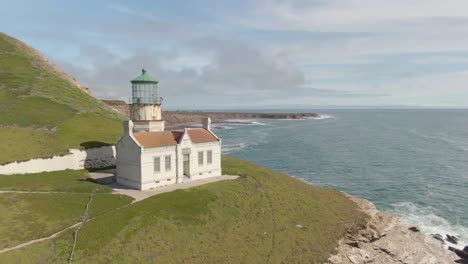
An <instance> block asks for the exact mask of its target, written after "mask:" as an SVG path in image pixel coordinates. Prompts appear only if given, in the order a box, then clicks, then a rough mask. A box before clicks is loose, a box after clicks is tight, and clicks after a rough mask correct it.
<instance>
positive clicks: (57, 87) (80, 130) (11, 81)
mask: <svg viewBox="0 0 468 264" xmlns="http://www.w3.org/2000/svg"><path fill="white" fill-rule="evenodd" d="M121 133H122V128H121V122H120V118H119V116H118V115H117V114H116V113H115V112H114V111H112V110H111V109H110V108H108V107H107V106H106V105H104V104H103V103H102V102H100V101H98V100H96V99H95V98H94V97H93V96H91V95H90V94H88V93H87V92H86V91H85V90H84V89H82V88H81V87H80V85H79V84H78V83H77V82H76V81H75V80H74V79H73V78H72V77H70V76H69V75H67V74H66V73H64V72H63V71H61V70H60V69H58V68H57V67H55V66H54V65H53V64H51V63H49V62H48V61H47V59H46V58H44V57H43V56H42V55H41V54H40V53H38V52H37V51H36V50H34V49H32V48H31V47H29V46H27V45H26V44H24V43H22V42H21V41H19V40H17V39H14V38H12V37H10V36H8V35H6V34H3V33H0V139H2V143H3V144H1V145H0V164H1V163H6V162H9V161H14V160H27V159H30V158H34V157H44V156H52V155H56V154H61V153H66V152H67V149H69V148H83V147H93V146H99V145H105V144H113V143H115V142H116V140H118V138H119V136H120V134H121Z"/></svg>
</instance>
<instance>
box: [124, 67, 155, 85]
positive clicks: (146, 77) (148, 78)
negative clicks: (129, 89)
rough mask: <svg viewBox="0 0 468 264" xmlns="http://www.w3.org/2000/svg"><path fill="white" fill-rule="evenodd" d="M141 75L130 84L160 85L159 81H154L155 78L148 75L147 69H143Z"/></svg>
mask: <svg viewBox="0 0 468 264" xmlns="http://www.w3.org/2000/svg"><path fill="white" fill-rule="evenodd" d="M141 72H142V73H141V75H140V76H138V77H136V78H135V79H133V80H131V81H130V82H131V83H155V84H156V83H158V81H156V79H154V78H153V77H151V76H150V75H149V74H148V73H146V70H145V69H142V70H141Z"/></svg>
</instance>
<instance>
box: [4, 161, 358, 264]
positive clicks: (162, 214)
mask: <svg viewBox="0 0 468 264" xmlns="http://www.w3.org/2000/svg"><path fill="white" fill-rule="evenodd" d="M223 170H224V173H226V174H237V175H241V177H240V178H239V179H237V180H232V181H223V182H216V183H211V184H207V185H203V186H199V187H195V188H191V189H187V190H178V191H174V192H171V193H164V194H160V195H157V196H153V197H151V198H148V199H146V200H143V201H141V202H137V203H134V204H131V205H129V206H125V207H123V208H120V209H119V210H113V211H110V212H107V213H105V214H101V215H98V216H96V217H95V218H93V219H92V220H91V221H89V222H87V223H86V224H85V225H84V226H83V227H82V229H81V230H80V233H79V236H78V242H77V247H76V252H75V257H74V263H320V262H323V261H324V260H326V259H327V257H328V255H329V254H330V253H331V252H333V249H334V248H335V247H336V246H337V241H338V240H339V238H341V237H343V235H344V234H345V232H346V231H349V230H355V229H356V228H358V227H359V226H362V225H363V223H364V222H365V221H366V217H365V215H364V214H362V213H361V212H359V211H358V210H357V209H356V206H355V204H354V203H353V202H351V201H350V200H349V199H347V198H345V197H344V196H343V195H342V194H341V193H339V192H337V191H334V190H328V189H323V188H319V187H315V186H311V185H308V184H305V183H303V182H301V181H299V180H296V179H294V178H291V177H288V176H287V175H284V174H281V173H276V172H273V171H270V170H268V169H265V168H262V167H259V166H257V165H254V164H252V163H249V162H245V161H241V160H237V159H234V158H228V157H224V158H223ZM42 175H43V176H46V174H42ZM54 176H55V177H64V179H63V180H61V181H60V182H61V183H62V184H68V183H67V181H68V182H69V183H70V184H74V183H73V182H75V181H76V175H75V176H73V175H70V174H69V173H64V175H61V176H60V175H54ZM5 177H11V176H5ZM34 177H38V175H36V176H34ZM50 177H52V176H49V177H48V178H46V180H45V181H44V184H43V186H36V187H35V188H36V189H37V188H39V189H47V188H46V187H45V185H50V184H52V181H50ZM19 181H24V182H27V181H28V178H27V175H26V176H24V177H23V178H22V179H18V180H17V181H16V183H15V184H12V185H11V187H10V188H14V189H15V188H18V187H17V186H18V185H19ZM54 184H55V183H54ZM87 184H89V183H87ZM91 184H92V183H91ZM39 185H41V184H39ZM28 188H32V187H28ZM54 188H59V189H60V187H59V186H54ZM26 189H27V188H26ZM49 189H50V188H49ZM62 189H63V188H62ZM0 195H1V194H0ZM102 195H105V194H102ZM33 212H35V213H37V210H32V211H31V214H32V213H33ZM0 221H5V220H2V219H1V218H0ZM2 225H4V223H2V222H0V226H2ZM72 233H73V231H72V230H70V231H66V232H64V233H62V234H61V235H59V236H58V237H56V238H55V239H53V240H48V241H43V242H40V243H37V244H33V245H29V246H27V247H24V248H21V249H17V250H13V251H10V252H8V253H4V254H0V262H1V263H64V262H66V261H67V258H68V256H69V252H70V249H71V247H72V241H73V240H72ZM6 239H10V237H7V238H6Z"/></svg>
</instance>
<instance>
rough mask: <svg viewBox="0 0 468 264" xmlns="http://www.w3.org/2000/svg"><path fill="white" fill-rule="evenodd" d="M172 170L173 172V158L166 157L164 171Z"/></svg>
mask: <svg viewBox="0 0 468 264" xmlns="http://www.w3.org/2000/svg"><path fill="white" fill-rule="evenodd" d="M168 165H169V166H168ZM171 170H172V156H171V155H166V156H164V171H171Z"/></svg>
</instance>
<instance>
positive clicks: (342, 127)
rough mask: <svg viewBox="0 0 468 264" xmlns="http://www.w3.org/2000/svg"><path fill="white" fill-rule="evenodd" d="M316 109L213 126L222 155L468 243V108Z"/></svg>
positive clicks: (433, 232) (431, 232)
mask: <svg viewBox="0 0 468 264" xmlns="http://www.w3.org/2000/svg"><path fill="white" fill-rule="evenodd" d="M269 112H284V110H276V111H275V110H271V111H269ZM290 112H311V110H298V111H290ZM316 112H319V113H321V117H320V118H315V119H305V120H270V119H262V120H248V121H245V120H231V121H230V122H226V123H221V124H214V130H215V132H216V133H217V134H218V135H219V136H220V137H222V139H223V152H224V154H225V155H229V156H233V157H237V158H241V159H245V160H249V161H252V162H255V163H257V164H259V165H262V166H264V167H267V168H270V169H272V170H276V171H280V172H284V173H286V174H289V175H291V176H293V177H296V178H298V179H301V180H304V181H306V182H308V183H312V184H315V185H319V186H323V187H327V188H333V189H336V190H340V191H345V192H348V193H350V194H353V195H355V196H358V197H362V198H366V199H368V200H370V201H372V202H373V203H374V204H376V206H377V207H378V208H379V209H380V210H384V211H388V212H391V213H394V214H396V215H398V216H400V217H401V218H402V220H403V221H405V222H407V223H409V224H414V225H417V226H419V227H420V228H421V230H422V231H423V232H425V233H428V234H435V233H439V234H441V235H443V236H445V234H450V235H456V236H458V237H460V240H461V241H460V244H463V245H467V244H468V110H320V111H316Z"/></svg>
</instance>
